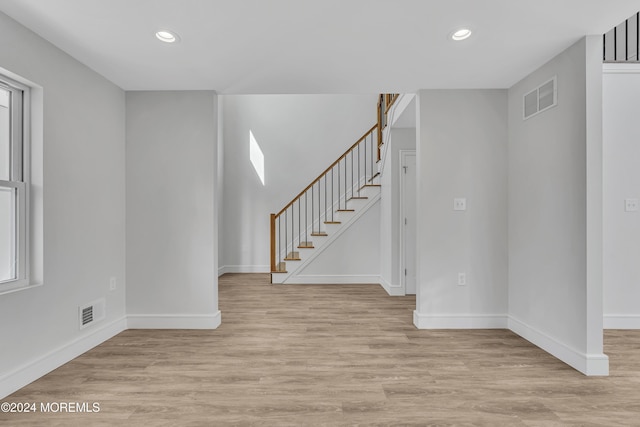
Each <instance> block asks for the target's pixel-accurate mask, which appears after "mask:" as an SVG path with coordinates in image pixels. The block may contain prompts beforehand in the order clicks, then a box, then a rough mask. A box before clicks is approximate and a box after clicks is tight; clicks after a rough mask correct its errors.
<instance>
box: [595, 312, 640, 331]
mask: <svg viewBox="0 0 640 427" xmlns="http://www.w3.org/2000/svg"><path fill="white" fill-rule="evenodd" d="M603 327H604V329H640V315H637V314H605V315H604V319H603Z"/></svg>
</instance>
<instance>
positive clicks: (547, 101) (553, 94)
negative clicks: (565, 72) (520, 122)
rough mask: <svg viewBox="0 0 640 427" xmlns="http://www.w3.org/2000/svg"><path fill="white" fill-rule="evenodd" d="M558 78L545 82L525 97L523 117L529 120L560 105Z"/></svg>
mask: <svg viewBox="0 0 640 427" xmlns="http://www.w3.org/2000/svg"><path fill="white" fill-rule="evenodd" d="M557 80H558V79H557V77H554V78H552V79H551V80H549V81H546V82H544V83H543V84H541V85H540V86H538V87H537V88H535V89H533V90H532V91H531V92H528V93H527V94H525V95H524V97H523V100H522V101H523V102H522V106H523V108H522V113H523V114H522V117H523V119H524V120H527V119H529V118H531V117H533V116H535V115H536V114H540V113H542V112H543V111H546V110H548V109H549V108H552V107H555V106H556V105H557V104H558V88H557Z"/></svg>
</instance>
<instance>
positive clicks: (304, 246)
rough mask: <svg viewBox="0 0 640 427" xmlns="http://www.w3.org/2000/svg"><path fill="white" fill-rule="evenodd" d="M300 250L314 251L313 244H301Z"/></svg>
mask: <svg viewBox="0 0 640 427" xmlns="http://www.w3.org/2000/svg"><path fill="white" fill-rule="evenodd" d="M298 248H299V249H313V242H300V245H298Z"/></svg>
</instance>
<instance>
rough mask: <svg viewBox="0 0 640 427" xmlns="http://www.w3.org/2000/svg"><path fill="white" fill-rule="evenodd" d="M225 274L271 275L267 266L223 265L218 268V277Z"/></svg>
mask: <svg viewBox="0 0 640 427" xmlns="http://www.w3.org/2000/svg"><path fill="white" fill-rule="evenodd" d="M225 273H271V267H269V266H268V265H223V266H222V267H219V268H218V277H220V276H222V275H223V274H225Z"/></svg>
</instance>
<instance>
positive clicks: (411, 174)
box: [400, 150, 417, 295]
mask: <svg viewBox="0 0 640 427" xmlns="http://www.w3.org/2000/svg"><path fill="white" fill-rule="evenodd" d="M416 193H417V190H416V152H415V150H401V151H400V230H401V232H400V276H401V282H402V284H403V287H404V293H405V295H415V294H416V247H417V242H416V231H417V230H416V224H417V215H416Z"/></svg>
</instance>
